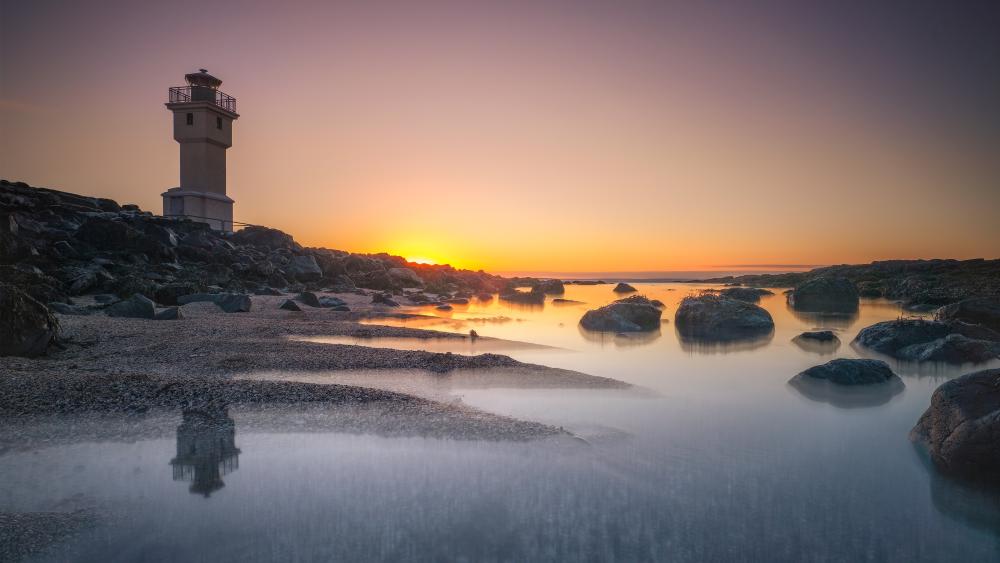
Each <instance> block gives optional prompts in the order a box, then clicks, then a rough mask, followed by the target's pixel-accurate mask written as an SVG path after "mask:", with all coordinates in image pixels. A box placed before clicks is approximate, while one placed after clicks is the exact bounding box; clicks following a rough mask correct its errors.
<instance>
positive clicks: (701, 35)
mask: <svg viewBox="0 0 1000 563" xmlns="http://www.w3.org/2000/svg"><path fill="white" fill-rule="evenodd" d="M823 4H824V6H820V5H819V4H818V3H812V2H791V1H789V2H705V3H702V2H677V3H670V2H628V1H616V2H588V1H580V0H578V1H567V2H517V1H514V2H493V3H480V2H474V1H469V0H465V1H460V2H400V3H381V2H357V3H333V2H319V1H317V2H282V3H278V2H250V1H232V2H210V1H205V0H200V1H193V2H190V1H185V0H171V1H170V2H123V1H104V2H80V1H63V2H55V1H47V0H31V1H14V0H0V6H2V7H0V177H3V178H6V179H9V180H22V181H25V182H28V183H29V184H32V185H37V186H46V187H52V188H56V189H62V190H67V191H72V192H77V193H82V194H88V195H99V196H104V197H110V198H114V199H116V200H118V201H120V202H132V203H138V204H139V205H140V206H141V207H142V208H143V209H148V210H152V211H155V212H157V213H158V212H160V211H161V210H162V209H161V202H160V193H161V192H162V191H164V190H165V189H167V188H169V187H173V186H176V185H177V184H178V147H177V144H176V143H175V142H174V141H173V139H172V137H171V117H170V112H169V111H167V110H166V109H165V108H164V106H163V103H164V102H165V101H166V96H167V88H168V87H169V86H175V85H181V84H183V75H184V73H186V72H191V71H194V70H196V69H198V68H199V67H203V68H207V69H209V71H210V72H211V73H212V74H214V75H216V76H218V77H220V78H222V79H223V81H224V84H223V85H222V90H224V91H225V92H227V93H229V94H231V95H233V96H235V97H236V98H237V100H238V101H237V104H238V111H239V113H240V114H241V118H240V119H239V121H238V122H237V123H236V124H235V134H234V146H233V148H232V149H230V150H229V153H228V158H229V160H228V163H229V169H228V170H229V195H230V196H232V197H233V198H234V199H235V200H236V208H235V216H236V219H237V220H238V221H243V222H247V223H253V224H263V225H268V226H273V227H276V228H280V229H282V230H285V231H287V232H289V233H291V234H293V235H294V236H295V238H296V240H298V241H299V242H301V243H303V244H306V245H316V246H328V247H332V248H339V249H345V250H351V251H356V252H378V251H388V252H391V253H394V254H401V255H403V256H408V257H422V258H425V259H428V260H433V261H438V262H450V263H452V264H453V265H456V266H461V267H471V268H484V269H487V270H491V271H497V272H504V271H549V272H570V271H584V270H585V271H656V270H685V269H705V268H710V267H719V268H732V267H734V266H738V265H748V264H753V265H761V264H764V265H766V264H830V263H843V262H867V261H871V260H880V259H889V258H932V257H951V258H973V257H986V258H996V257H1000V220H998V217H1000V103H998V100H1000V33H998V32H997V30H998V29H1000V10H998V5H1000V4H998V3H997V2H982V3H975V2H956V3H947V2H932V3H924V2H853V1H850V2H825V3H823ZM892 5H894V6H895V7H893V6H892Z"/></svg>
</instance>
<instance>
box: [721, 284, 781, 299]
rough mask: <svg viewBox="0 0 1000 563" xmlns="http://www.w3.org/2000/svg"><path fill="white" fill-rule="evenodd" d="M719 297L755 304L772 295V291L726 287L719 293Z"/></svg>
mask: <svg viewBox="0 0 1000 563" xmlns="http://www.w3.org/2000/svg"><path fill="white" fill-rule="evenodd" d="M719 295H722V296H723V297H728V298H730V299H739V300H740V301H746V302H747V303H757V302H759V301H760V298H761V297H763V296H765V295H774V292H773V291H768V290H766V289H760V288H756V287H727V288H726V289H723V290H722V291H720V292H719Z"/></svg>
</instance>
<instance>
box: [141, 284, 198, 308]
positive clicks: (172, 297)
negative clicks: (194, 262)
mask: <svg viewBox="0 0 1000 563" xmlns="http://www.w3.org/2000/svg"><path fill="white" fill-rule="evenodd" d="M204 290H205V286H204V285H203V284H201V283H197V282H172V283H166V284H163V285H161V286H159V287H157V288H156V291H155V292H154V293H153V298H154V299H156V302H157V303H160V304H161V305H171V306H172V305H177V298H178V297H181V296H183V295H191V294H193V293H199V292H202V291H204Z"/></svg>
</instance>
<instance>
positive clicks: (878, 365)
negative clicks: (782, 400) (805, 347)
mask: <svg viewBox="0 0 1000 563" xmlns="http://www.w3.org/2000/svg"><path fill="white" fill-rule="evenodd" d="M898 377H899V376H897V375H896V374H895V373H892V368H890V367H889V364H887V363H885V362H883V361H882V360H855V359H848V358H837V359H836V360H831V361H829V362H827V363H825V364H823V365H819V366H813V367H811V368H809V369H807V370H805V371H803V372H802V373H799V374H798V375H796V376H795V378H793V379H806V378H808V379H814V380H822V381H828V382H830V383H833V384H835V385H872V384H877V383H886V382H888V381H890V380H892V379H894V378H898Z"/></svg>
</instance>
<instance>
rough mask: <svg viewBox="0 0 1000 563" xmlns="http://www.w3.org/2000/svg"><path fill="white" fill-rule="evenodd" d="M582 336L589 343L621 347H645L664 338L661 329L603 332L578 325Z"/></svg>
mask: <svg viewBox="0 0 1000 563" xmlns="http://www.w3.org/2000/svg"><path fill="white" fill-rule="evenodd" d="M577 329H578V330H579V331H580V335H581V336H583V338H584V339H585V340H587V341H589V342H597V343H598V344H601V345H605V344H614V345H615V346H619V347H623V348H626V347H630V346H645V345H646V344H651V343H652V342H655V341H656V340H657V339H659V338H660V336H662V333H661V332H660V330H659V329H657V330H650V331H643V332H603V331H598V330H587V329H585V328H583V327H582V326H580V325H577Z"/></svg>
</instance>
